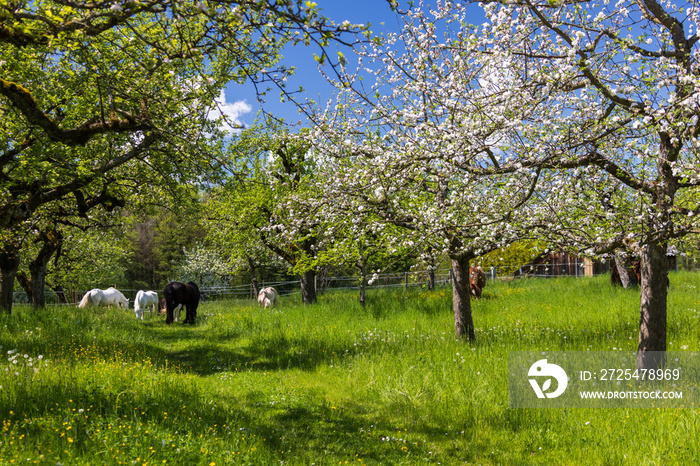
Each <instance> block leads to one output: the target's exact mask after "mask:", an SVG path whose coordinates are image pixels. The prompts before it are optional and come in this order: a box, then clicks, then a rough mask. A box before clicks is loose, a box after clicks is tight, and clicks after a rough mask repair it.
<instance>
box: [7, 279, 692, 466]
mask: <svg viewBox="0 0 700 466" xmlns="http://www.w3.org/2000/svg"><path fill="white" fill-rule="evenodd" d="M671 283H672V285H671V290H670V298H669V335H668V336H669V349H670V350H674V351H681V350H698V349H700V338H699V335H700V334H699V331H700V325H699V324H698V318H699V315H698V311H700V295H699V294H698V287H699V286H700V276H699V275H697V274H690V273H679V274H672V277H671ZM368 298H369V304H368V306H367V307H366V308H365V309H362V308H361V307H360V306H359V305H358V304H357V296H355V294H354V293H348V292H343V293H333V294H326V295H323V296H321V297H320V300H319V304H318V305H316V306H302V305H300V304H296V302H295V299H293V298H288V299H286V300H282V302H281V305H280V306H279V307H277V308H274V309H272V310H263V309H260V308H258V307H256V306H255V305H254V304H253V303H252V302H242V301H241V302H235V301H230V302H212V303H209V302H205V303H203V304H202V305H201V307H200V321H199V323H198V325H197V326H195V327H191V326H183V325H182V324H173V325H171V326H166V325H165V323H164V318H160V317H153V318H146V320H145V321H143V322H142V321H138V320H136V319H135V318H134V315H133V312H131V311H130V312H128V313H127V312H124V311H116V310H94V309H88V310H79V309H77V308H75V307H61V308H49V309H46V310H42V311H38V312H35V311H32V310H30V309H28V308H22V307H19V308H16V309H15V313H14V314H13V315H12V316H1V317H0V346H1V349H0V351H1V353H0V354H2V358H1V359H0V386H2V388H1V389H0V419H1V420H2V433H1V434H0V464H64V465H79V464H110V465H111V464H139V465H146V464H148V465H156V464H177V465H184V464H187V465H190V464H191V465H221V464H260V465H269V464H304V465H307V464H317V465H320V464H328V465H331V464H346V462H347V464H382V465H385V464H424V463H425V464H438V463H440V464H635V465H638V464H691V463H697V462H698V456H700V453H699V451H700V449H699V448H698V440H697V439H698V436H699V434H700V426H699V425H698V424H699V423H700V416H699V413H698V412H697V411H696V410H690V409H666V410H660V409H636V410H630V409H568V410H566V409H539V410H537V409H529V410H528V409H519V410H514V409H510V408H508V393H507V376H506V365H507V359H508V352H509V351H523V350H537V351H539V350H572V351H573V350H575V351H585V350H589V349H590V350H596V351H601V350H602V351H608V350H609V351H616V350H619V349H625V350H634V349H635V348H636V339H637V327H638V319H639V317H638V312H639V311H638V307H639V305H638V291H634V290H621V289H616V288H613V287H611V286H610V285H609V284H608V283H607V281H606V277H597V278H594V279H556V280H520V281H514V282H495V283H494V282H489V284H488V286H487V288H486V293H485V296H484V299H482V300H481V301H479V302H473V311H474V320H475V324H476V327H477V342H476V343H475V344H468V343H464V342H460V341H455V339H454V337H453V327H454V323H453V321H452V311H451V301H450V300H451V291H450V290H449V289H446V288H442V289H438V290H435V291H433V292H428V291H427V290H415V289H414V290H403V289H397V290H383V291H377V290H371V291H370V292H369V293H368Z"/></svg>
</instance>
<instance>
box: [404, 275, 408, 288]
mask: <svg viewBox="0 0 700 466" xmlns="http://www.w3.org/2000/svg"><path fill="white" fill-rule="evenodd" d="M403 274H404V282H403V287H404V289H408V272H404V273H403Z"/></svg>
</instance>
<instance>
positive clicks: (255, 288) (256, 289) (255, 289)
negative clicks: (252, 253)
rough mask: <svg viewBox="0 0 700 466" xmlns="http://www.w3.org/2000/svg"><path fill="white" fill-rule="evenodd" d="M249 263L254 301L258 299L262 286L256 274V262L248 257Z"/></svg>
mask: <svg viewBox="0 0 700 466" xmlns="http://www.w3.org/2000/svg"><path fill="white" fill-rule="evenodd" d="M246 260H247V261H248V271H249V272H250V282H251V283H252V284H253V299H258V293H260V285H259V284H258V277H257V276H256V274H255V262H253V259H251V258H250V257H246Z"/></svg>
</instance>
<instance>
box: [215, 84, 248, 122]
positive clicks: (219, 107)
mask: <svg viewBox="0 0 700 466" xmlns="http://www.w3.org/2000/svg"><path fill="white" fill-rule="evenodd" d="M252 111H253V107H251V106H250V105H248V103H247V102H246V101H245V100H238V101H236V102H227V101H226V95H225V94H224V91H223V90H222V91H221V94H219V98H218V99H215V100H214V108H213V109H212V111H211V112H210V113H209V118H210V119H212V120H219V119H221V120H222V121H221V124H222V126H226V127H228V128H230V129H239V128H240V127H241V126H243V123H242V122H241V120H240V117H241V116H242V115H245V114H246V113H250V112H252Z"/></svg>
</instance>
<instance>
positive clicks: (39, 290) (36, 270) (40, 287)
mask: <svg viewBox="0 0 700 466" xmlns="http://www.w3.org/2000/svg"><path fill="white" fill-rule="evenodd" d="M50 258H51V256H49V257H47V258H46V261H45V262H44V261H41V262H40V261H38V260H37V261H32V263H30V264H29V273H31V275H32V279H31V286H32V307H33V308H34V309H37V308H40V307H46V294H45V293H44V285H45V284H46V266H47V265H48V261H49V259H50Z"/></svg>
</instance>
